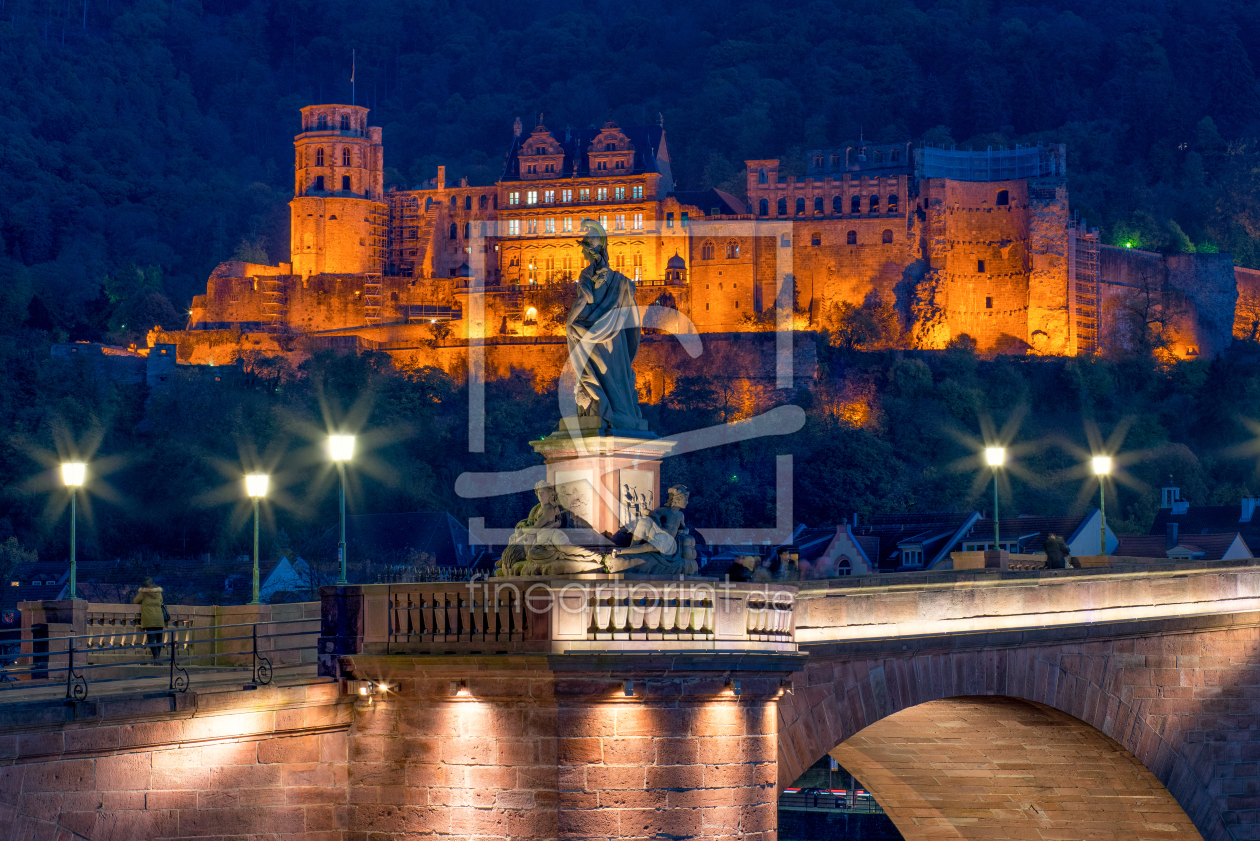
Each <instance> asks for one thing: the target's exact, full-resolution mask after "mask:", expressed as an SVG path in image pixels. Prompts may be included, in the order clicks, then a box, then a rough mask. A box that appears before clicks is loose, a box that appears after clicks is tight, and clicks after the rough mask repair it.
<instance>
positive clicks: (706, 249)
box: [700, 242, 713, 260]
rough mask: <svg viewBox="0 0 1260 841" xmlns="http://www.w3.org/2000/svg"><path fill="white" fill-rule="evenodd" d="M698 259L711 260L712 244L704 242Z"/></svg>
mask: <svg viewBox="0 0 1260 841" xmlns="http://www.w3.org/2000/svg"><path fill="white" fill-rule="evenodd" d="M700 259H701V260H712V259H713V243H711V242H705V244H704V245H702V246H700Z"/></svg>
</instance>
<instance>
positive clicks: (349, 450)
mask: <svg viewBox="0 0 1260 841" xmlns="http://www.w3.org/2000/svg"><path fill="white" fill-rule="evenodd" d="M328 454H329V455H330V456H332V460H333V462H335V463H336V465H337V478H338V479H339V480H340V485H341V541H340V542H338V543H337V561H338V562H339V563H340V565H341V576H340V577H339V578H338V579H337V583H338V584H348V583H349V582H348V581H347V580H346V462H347V461H349V460H350V459H351V458H353V457H354V436H353V435H329V436H328Z"/></svg>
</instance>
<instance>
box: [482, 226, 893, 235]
mask: <svg viewBox="0 0 1260 841" xmlns="http://www.w3.org/2000/svg"><path fill="white" fill-rule="evenodd" d="M890 233H891V232H890ZM464 239H472V222H465V223H464Z"/></svg>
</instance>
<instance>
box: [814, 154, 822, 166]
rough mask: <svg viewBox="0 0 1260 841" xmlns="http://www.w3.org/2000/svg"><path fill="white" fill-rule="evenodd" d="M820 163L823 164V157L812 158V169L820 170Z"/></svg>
mask: <svg viewBox="0 0 1260 841" xmlns="http://www.w3.org/2000/svg"><path fill="white" fill-rule="evenodd" d="M822 162H823V156H822V155H815V156H814V167H815V168H817V169H822V165H823V163H822Z"/></svg>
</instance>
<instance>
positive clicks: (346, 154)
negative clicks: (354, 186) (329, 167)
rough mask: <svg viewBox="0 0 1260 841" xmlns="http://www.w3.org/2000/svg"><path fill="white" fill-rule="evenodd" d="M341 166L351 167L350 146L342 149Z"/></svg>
mask: <svg viewBox="0 0 1260 841" xmlns="http://www.w3.org/2000/svg"><path fill="white" fill-rule="evenodd" d="M341 165H342V166H350V147H349V146H342V147H341Z"/></svg>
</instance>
